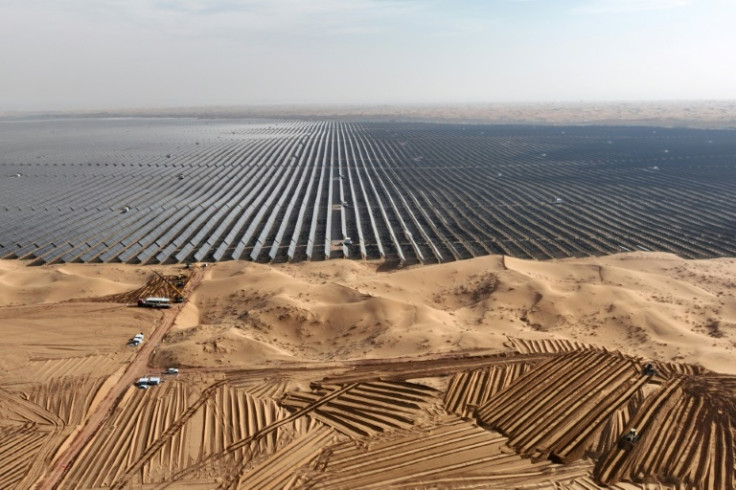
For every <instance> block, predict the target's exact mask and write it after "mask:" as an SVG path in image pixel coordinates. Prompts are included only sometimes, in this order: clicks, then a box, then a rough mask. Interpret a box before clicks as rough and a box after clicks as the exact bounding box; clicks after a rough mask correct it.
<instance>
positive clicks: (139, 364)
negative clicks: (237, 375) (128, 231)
mask: <svg viewBox="0 0 736 490" xmlns="http://www.w3.org/2000/svg"><path fill="white" fill-rule="evenodd" d="M204 272H205V271H204V270H203V269H201V268H196V269H194V270H193V271H192V277H191V279H190V281H189V282H188V284H187V286H186V288H185V293H186V294H187V296H188V295H190V294H191V292H192V291H193V290H194V289H195V288H196V287H197V286H198V285H199V283H200V282H201V281H202V278H203V277H204ZM181 308H182V305H174V306H173V307H172V308H170V309H167V310H163V315H162V317H161V320H160V321H159V324H158V326H157V327H156V329H155V330H154V331H153V333H152V334H151V335H150V337H149V338H148V339H147V340H146V341H145V342H144V343H143V346H142V347H141V348H140V350H139V351H138V354H137V355H136V356H135V358H134V359H133V361H132V362H131V363H130V364H129V365H128V368H127V369H126V370H125V372H124V373H123V375H122V376H121V377H120V379H119V380H118V381H117V383H116V384H115V385H114V386H113V387H112V388H111V389H110V391H109V392H108V393H107V395H106V396H105V398H104V399H103V400H102V401H101V402H100V403H99V404H98V405H97V407H96V408H95V409H94V411H93V412H92V413H91V414H90V415H89V417H88V418H87V421H86V423H85V424H84V426H83V427H82V429H81V430H80V431H79V432H78V433H77V435H76V437H75V438H74V440H73V441H72V442H71V444H70V445H69V446H68V447H67V448H66V449H65V450H64V451H63V452H61V454H60V455H58V456H57V458H56V459H55V460H54V461H53V463H52V464H51V467H50V468H49V471H48V472H47V473H46V475H45V478H44V479H42V480H41V481H40V482H39V483H38V485H37V486H36V489H37V490H51V489H53V488H56V486H57V485H58V482H59V481H60V480H61V478H62V476H63V475H64V473H65V472H66V470H67V469H68V468H69V467H70V466H71V465H73V464H74V461H75V460H76V458H77V455H78V454H79V453H80V452H81V451H82V449H83V448H84V447H85V446H86V445H87V443H88V442H89V441H90V439H91V438H92V436H93V435H94V434H95V433H96V432H97V431H98V430H99V428H100V427H101V426H102V425H103V424H104V423H105V421H106V420H107V418H108V417H109V416H110V414H111V413H112V411H113V410H114V408H115V405H116V403H117V401H118V399H120V397H121V396H122V395H123V393H125V391H126V390H127V389H128V388H129V387H130V386H131V385H132V384H133V383H134V382H135V381H136V380H137V379H138V378H140V377H142V376H144V375H146V374H147V373H148V372H149V367H148V362H149V360H150V358H151V357H152V355H153V352H154V350H155V349H156V346H157V345H158V344H159V343H160V342H161V339H163V337H164V335H166V333H167V332H168V331H169V329H170V328H171V326H172V325H173V324H174V320H176V317H177V315H178V314H179V312H180V311H181Z"/></svg>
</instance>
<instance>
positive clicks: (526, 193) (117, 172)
mask: <svg viewBox="0 0 736 490" xmlns="http://www.w3.org/2000/svg"><path fill="white" fill-rule="evenodd" d="M636 250H645V251H650V250H651V251H665V252H673V253H676V254H678V255H681V256H684V257H689V258H704V257H718V256H733V255H734V254H736V132H734V131H730V130H693V129H663V128H642V127H551V126H497V125H495V126H494V125H470V124H433V123H398V122H369V121H358V120H356V121H346V120H322V119H320V120H317V119H315V120H237V121H236V120H198V119H164V118H161V119H156V118H151V119H134V118H131V119H113V118H110V119H103V118H91V119H60V120H43V119H42V120H16V121H11V120H5V121H2V122H0V257H2V258H22V259H34V261H35V263H54V262H131V263H170V262H186V261H221V260H231V259H246V260H256V261H261V262H267V261H277V262H281V261H287V260H288V261H300V260H324V259H334V258H342V257H347V258H358V259H362V258H366V259H379V258H386V259H391V260H397V261H400V262H405V263H416V262H423V263H436V262H446V261H452V260H458V259H464V258H470V257H475V256H482V255H487V254H506V255H511V256H515V257H524V258H530V257H531V258H538V259H546V258H561V257H572V256H587V255H601V254H608V253H616V252H622V251H636Z"/></svg>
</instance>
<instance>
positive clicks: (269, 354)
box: [0, 252, 736, 489]
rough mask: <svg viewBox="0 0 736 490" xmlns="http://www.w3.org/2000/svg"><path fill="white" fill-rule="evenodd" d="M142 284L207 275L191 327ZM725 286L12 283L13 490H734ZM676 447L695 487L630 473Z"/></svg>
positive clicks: (299, 278) (566, 279)
mask: <svg viewBox="0 0 736 490" xmlns="http://www.w3.org/2000/svg"><path fill="white" fill-rule="evenodd" d="M153 270H156V271H157V272H159V273H162V274H165V275H168V276H169V277H174V276H177V275H178V274H184V275H185V276H190V277H195V273H196V274H198V275H197V276H196V281H188V284H187V286H186V287H187V288H189V289H190V290H191V291H188V299H187V301H186V302H185V303H184V304H183V305H175V306H174V307H173V308H171V309H170V310H154V309H144V308H137V307H135V306H134V305H133V304H132V303H133V301H134V297H135V296H136V294H143V293H141V292H142V291H149V290H147V289H143V288H145V287H146V284H147V281H148V284H149V285H150V284H152V283H151V281H152V278H153V280H155V277H156V276H154V275H153V272H152V271H153ZM182 277H184V276H182ZM734 277H736V259H731V258H724V259H713V260H700V261H688V260H684V259H681V258H678V257H676V256H674V255H670V254H664V253H644V252H637V253H627V254H619V255H614V256H607V257H592V258H585V259H567V260H559V261H546V262H541V261H526V260H520V259H514V258H509V257H500V256H489V257H482V258H476V259H472V260H467V261H459V262H452V263H447V264H440V265H432V266H416V267H409V268H405V269H389V268H388V267H387V265H386V264H381V263H378V262H359V261H347V260H336V261H328V262H312V263H303V264H278V265H264V264H257V263H251V262H224V263H218V264H214V265H210V267H207V268H201V267H195V272H192V271H190V270H184V269H183V267H182V266H181V265H170V266H155V267H152V266H132V265H120V264H64V265H52V266H41V267H28V266H27V265H26V264H25V263H23V262H19V261H2V262H0V325H2V333H3V336H4V342H2V343H1V344H0V349H2V356H0V367H1V368H2V370H1V371H0V372H1V373H2V374H1V375H0V439H1V440H2V444H0V468H2V469H0V487H2V488H32V487H34V486H36V485H38V486H39V488H52V487H53V486H54V485H58V487H59V488H97V487H101V486H116V487H119V488H122V487H126V486H127V487H133V488H139V487H141V486H145V487H146V488H148V487H149V486H150V487H154V486H157V485H164V486H166V485H169V486H170V487H171V488H176V487H179V486H182V485H187V488H190V487H191V488H213V486H220V487H222V488H237V487H241V488H260V487H263V488H283V487H302V488H303V487H313V488H362V487H366V488H388V487H397V488H407V487H408V488H417V487H418V488H422V487H434V488H436V487H439V488H444V487H461V488H510V487H514V488H549V487H550V486H553V485H562V484H564V485H567V487H565V488H596V485H597V484H601V483H607V484H610V485H618V487H617V488H639V487H645V486H646V485H647V484H648V483H647V482H649V483H652V484H655V483H656V484H658V483H657V482H661V483H668V482H669V483H676V482H678V481H679V482H680V483H683V484H684V485H685V486H687V485H691V486H693V485H694V486H706V487H708V488H724V489H725V488H730V487H731V486H732V485H733V464H732V461H733V454H734V453H733V435H732V433H731V432H730V429H728V427H733V425H734V423H735V421H734V419H733V415H734V413H736V412H734V413H732V411H733V409H734V406H735V404H734V391H733V390H734V389H736V382H734V380H735V379H736V376H733V375H736V362H734V360H736V353H735V349H736V298H734V296H733V291H734V289H735V286H736V282H735V280H734ZM195 282H196V283H195ZM151 292H153V291H152V290H151ZM139 332H142V333H144V335H145V336H146V339H150V342H148V343H144V346H143V348H136V347H131V346H129V345H127V342H128V340H129V339H130V338H131V337H132V336H133V335H134V334H136V333H139ZM647 362H653V363H654V366H655V368H656V369H655V370H656V371H657V372H656V373H655V374H654V375H652V374H648V375H646V376H643V375H642V369H643V368H642V366H644V365H645V364H646V363H647ZM167 367H178V368H179V369H180V374H179V375H178V376H165V375H162V372H163V370H165V369H166V368H167ZM561 373H566V374H565V375H564V376H563V375H562V374H561ZM145 375H152V376H159V375H162V378H163V381H164V382H163V383H162V384H161V385H159V386H152V387H151V388H150V389H147V390H140V389H136V388H135V387H134V386H133V385H132V380H134V379H136V378H137V377H138V376H145ZM570 380H575V382H571V381H570ZM595 390H602V391H601V392H600V393H598V392H596V391H595ZM532 394H535V395H534V396H533V397H532ZM657 400H659V401H657ZM667 400H670V401H669V402H667ZM607 403H608V405H607ZM517 405H518V406H517ZM609 406H610V409H609V408H607V407H609ZM714 407H715V408H714ZM709 410H710V411H709ZM525 413H527V415H523V414H525ZM504 414H506V415H504ZM513 414H516V415H513ZM592 414H595V417H594V418H590V417H593V415H592ZM724 414H725V415H724ZM586 417H588V418H586ZM701 418H702V419H703V423H702V424H701V423H700V422H698V421H699V420H700V419H701ZM650 420H660V421H662V423H661V424H660V426H658V427H660V428H657V429H656V431H660V432H656V431H655V427H654V426H651V427H650V426H647V425H646V424H650V425H651V423H650V422H648V421H650ZM544 421H546V422H544ZM565 421H567V422H565ZM707 421H710V422H707ZM533 422H534V423H533ZM537 422H539V423H537ZM563 422H565V423H563ZM634 423H636V424H639V426H638V427H639V429H641V428H642V427H644V428H645V429H644V430H645V433H644V435H643V436H642V440H641V441H640V442H641V446H639V447H635V448H634V449H627V448H623V449H622V448H621V447H620V444H619V438H620V436H621V434H623V433H625V432H626V431H627V430H628V429H629V428H630V427H631V424H634ZM699 424H700V425H699ZM723 424H725V425H723ZM729 424H730V425H729ZM701 425H702V426H703V427H706V428H707V427H710V429H703V430H705V431H706V432H705V433H706V435H705V436H702V437H701V436H700V435H699V432H698V430H699V429H697V427H700V426H701ZM535 427H536V428H535ZM647 427H650V428H649V429H648V430H647V429H646V428H647ZM693 427H695V428H693ZM722 427H726V429H721V428H722ZM708 430H710V431H711V432H708ZM555 431H557V432H555ZM688 431H689V432H688ZM649 434H651V436H650V435H649ZM655 434H656V436H655ZM708 434H710V435H708ZM667 438H670V439H671V442H672V444H673V445H674V446H677V447H680V446H682V447H683V451H685V450H686V448H689V447H690V446H692V447H693V448H694V449H687V450H692V451H694V453H692V454H689V453H684V454H685V455H683V456H682V458H679V459H683V460H684V459H687V460H688V463H687V464H686V465H684V466H683V465H680V466H678V461H679V459H678V458H677V457H676V456H677V454H675V455H673V454H672V453H671V450H670V453H668V454H669V456H667V457H664V456H663V457H662V458H657V457H655V458H653V459H652V458H649V459H647V458H645V456H643V455H641V454H639V453H640V452H641V453H642V454H657V451H658V450H659V449H657V447H658V446H657V444H659V443H660V442H661V441H662V440H670V439H667ZM420 441H421V442H420ZM657 441H659V442H657ZM682 441H686V442H688V444H690V446H688V444H682ZM692 441H695V442H692ZM698 441H700V442H698ZM693 444H694V446H693ZM701 447H702V448H704V449H702V450H699V449H698V448H701ZM729 447H730V448H731V449H730V450H728V449H727V448H729ZM722 448H725V449H723V450H721V449H722ZM637 451H639V452H637ZM724 451H725V452H724ZM729 451H730V452H729ZM695 453H697V454H698V456H697V457H695V456H693V454H695ZM687 454H689V456H688V455H687ZM637 458H639V459H637ZM729 458H730V460H729ZM660 459H661V460H660ZM729 461H731V463H729ZM729 464H730V470H729V469H728V468H729ZM724 468H725V469H724ZM719 471H720V473H719ZM652 488H655V487H652ZM657 488H662V487H657Z"/></svg>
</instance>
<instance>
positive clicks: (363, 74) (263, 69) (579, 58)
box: [0, 0, 736, 111]
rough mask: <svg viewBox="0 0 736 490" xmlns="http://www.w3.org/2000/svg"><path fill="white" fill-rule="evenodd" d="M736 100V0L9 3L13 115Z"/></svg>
mask: <svg viewBox="0 0 736 490" xmlns="http://www.w3.org/2000/svg"><path fill="white" fill-rule="evenodd" d="M662 99H668V100H673V99H736V0H487V1H480V0H476V1H473V0H455V1H440V0H422V1H420V0H0V111H8V110H57V109H62V110H63V109H101V108H119V107H120V108H122V107H150V106H155V107H164V106H167V107H175V106H195V105H196V106H199V105H242V104H273V103H276V104H281V103H286V104H290V103H307V104H311V103H338V104H341V103H357V104H362V103H379V104H380V103H390V104H394V103H433V102H437V103H442V102H517V101H578V100H595V101H597V100H662Z"/></svg>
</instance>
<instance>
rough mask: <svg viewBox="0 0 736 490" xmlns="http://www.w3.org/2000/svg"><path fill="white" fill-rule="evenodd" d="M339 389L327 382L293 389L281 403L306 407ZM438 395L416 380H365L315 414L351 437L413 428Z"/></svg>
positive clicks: (289, 406)
mask: <svg viewBox="0 0 736 490" xmlns="http://www.w3.org/2000/svg"><path fill="white" fill-rule="evenodd" d="M339 389H340V387H339V386H331V385H323V386H320V387H318V388H317V389H315V390H314V391H313V392H311V393H303V392H290V393H287V395H286V397H284V399H283V400H281V404H282V405H283V406H285V407H287V408H290V409H293V410H303V409H305V408H307V407H309V406H310V405H313V404H314V403H315V402H317V401H319V400H320V399H322V398H324V397H325V396H326V395H328V394H331V393H334V392H337V391H338V390H339ZM435 397H436V392H435V390H433V389H431V388H427V387H426V386H422V385H419V384H414V383H406V382H391V383H389V382H374V383H361V384H359V385H357V386H355V387H353V388H351V389H350V390H349V391H346V392H344V393H343V394H341V395H340V396H337V397H335V398H333V399H331V400H330V401H329V402H327V403H325V404H323V405H321V406H320V407H318V408H315V410H314V411H313V412H312V413H311V415H312V416H313V417H315V418H317V419H318V420H319V421H321V422H323V423H325V424H326V425H329V426H330V427H332V428H334V429H336V430H338V431H339V432H342V433H343V434H345V435H347V436H349V437H354V438H361V437H370V436H372V435H375V434H377V433H380V432H384V431H386V430H391V429H398V428H404V429H406V428H410V427H411V426H412V425H414V423H415V420H416V419H417V418H423V417H425V416H426V414H425V412H427V410H428V408H429V406H430V405H431V404H432V403H433V401H434V400H433V399H434V398H435Z"/></svg>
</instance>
